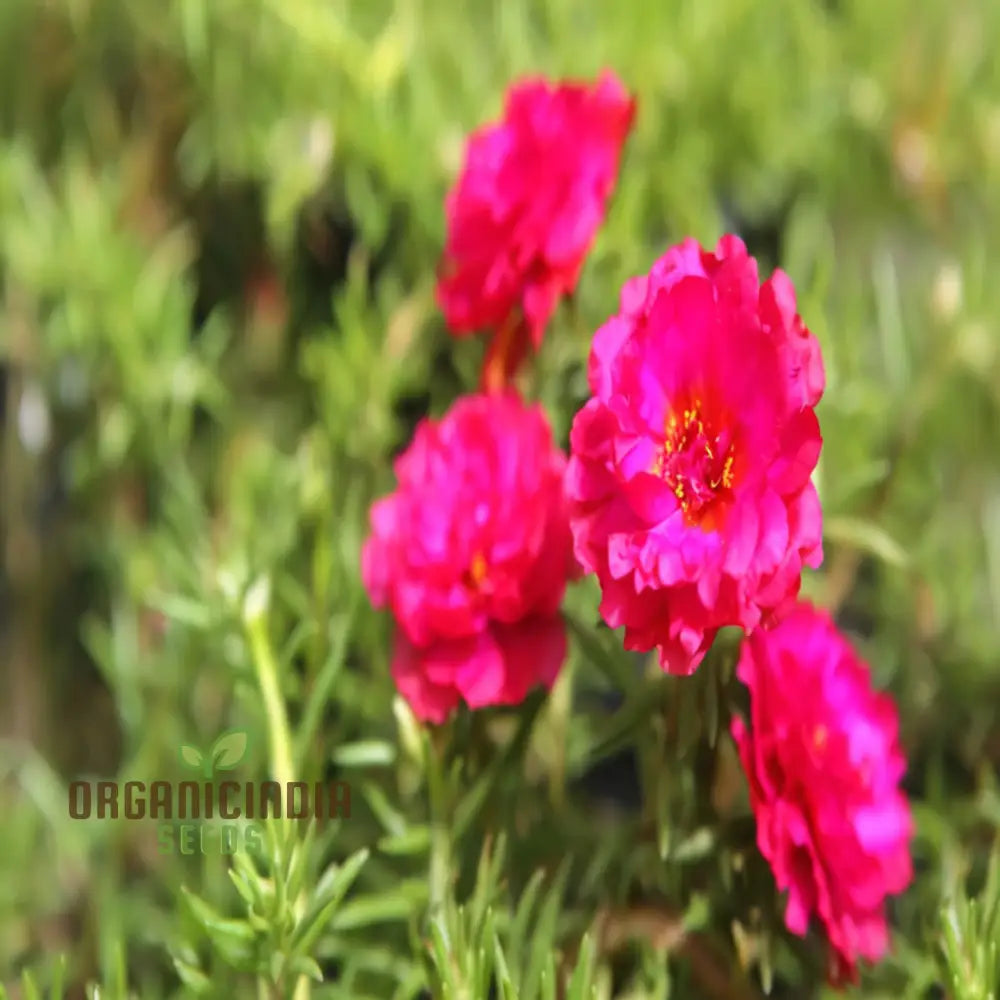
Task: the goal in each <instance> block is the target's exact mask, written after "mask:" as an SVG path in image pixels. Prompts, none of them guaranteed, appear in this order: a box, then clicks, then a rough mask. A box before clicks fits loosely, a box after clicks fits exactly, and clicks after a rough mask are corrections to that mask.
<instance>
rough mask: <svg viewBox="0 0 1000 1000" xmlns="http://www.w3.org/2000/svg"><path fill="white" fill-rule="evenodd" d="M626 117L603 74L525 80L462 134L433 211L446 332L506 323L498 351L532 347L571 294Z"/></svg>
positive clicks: (618, 93) (628, 108)
mask: <svg viewBox="0 0 1000 1000" xmlns="http://www.w3.org/2000/svg"><path fill="white" fill-rule="evenodd" d="M634 113H635V102H634V100H633V99H632V98H631V97H629V95H628V93H627V92H626V90H625V88H624V86H623V85H622V83H621V82H620V81H619V80H618V78H617V77H616V76H615V75H614V74H613V73H611V72H610V71H605V72H604V73H603V74H602V75H601V76H600V78H599V79H598V80H597V82H596V83H594V84H593V85H588V84H585V83H579V82H563V83H551V82H549V81H547V80H545V79H542V78H540V77H533V78H529V79H525V80H523V81H521V82H520V83H517V84H516V85H514V86H513V87H512V88H511V89H510V91H509V92H508V94H507V100H506V105H505V108H504V116H503V119H502V121H500V122H497V123H492V124H489V125H486V126H484V127H482V128H480V129H479V130H477V131H476V132H474V133H473V134H472V136H471V137H470V139H469V142H468V146H467V149H466V156H465V166H464V169H463V171H462V174H461V176H460V177H459V179H458V182H457V184H456V186H455V187H454V188H453V189H452V190H451V192H450V193H449V194H448V197H447V200H446V203H445V208H446V212H447V215H448V237H447V243H446V246H445V252H444V259H443V262H442V276H441V279H440V281H439V284H438V300H439V302H440V304H441V307H442V309H443V310H444V313H445V317H446V319H447V321H448V325H449V326H450V327H451V329H452V331H453V332H454V333H456V334H467V333H471V332H473V331H476V330H479V329H484V328H499V327H501V326H503V325H504V324H508V325H510V326H511V327H512V329H511V330H508V331H507V334H506V338H505V339H504V338H501V340H504V343H503V351H504V353H506V352H512V353H513V354H517V352H521V353H523V352H524V351H525V350H526V348H527V343H526V341H527V339H528V337H530V339H531V341H532V342H533V343H534V345H535V347H536V348H537V346H538V345H539V344H540V343H541V339H542V335H543V333H544V331H545V326H546V324H547V323H548V321H549V319H550V317H551V316H552V313H553V312H554V311H555V308H556V304H557V303H558V300H559V298H560V296H562V295H564V294H567V293H569V292H571V291H572V290H573V288H574V287H575V286H576V283H577V279H578V278H579V275H580V270H581V268H582V267H583V261H584V258H585V257H586V255H587V251H588V250H589V249H590V245H591V243H592V242H593V239H594V235H595V233H596V232H597V228H598V226H600V224H601V221H602V219H603V217H604V211H605V206H606V203H607V201H608V198H609V196H610V194H611V191H612V189H613V187H614V184H615V179H616V177H617V174H618V162H619V158H620V155H621V150H622V146H623V144H624V142H625V138H626V136H627V134H628V132H629V129H630V128H631V125H632V119H633V116H634ZM522 319H523V322H522ZM515 328H516V329H515ZM515 332H517V334H518V335H517V336H515V335H514V333H515ZM498 363H499V364H500V366H501V367H502V366H503V365H504V363H505V359H503V358H502V359H500V360H499V362H498ZM506 363H507V366H508V367H509V366H510V362H509V361H507V362H506Z"/></svg>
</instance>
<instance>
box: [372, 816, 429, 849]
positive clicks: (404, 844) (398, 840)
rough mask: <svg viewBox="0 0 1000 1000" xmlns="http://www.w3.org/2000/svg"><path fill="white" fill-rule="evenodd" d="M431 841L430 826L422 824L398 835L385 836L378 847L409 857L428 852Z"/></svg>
mask: <svg viewBox="0 0 1000 1000" xmlns="http://www.w3.org/2000/svg"><path fill="white" fill-rule="evenodd" d="M430 843H431V831H430V827H428V826H426V825H424V824H421V825H420V826H413V827H410V829H409V830H407V831H406V832H405V833H402V834H400V835H399V836H397V837H383V838H382V839H381V840H380V841H379V842H378V849H379V850H380V851H382V852H383V853H384V854H392V855H394V856H397V857H408V856H412V855H414V854H426V853H427V850H428V849H429V847H430Z"/></svg>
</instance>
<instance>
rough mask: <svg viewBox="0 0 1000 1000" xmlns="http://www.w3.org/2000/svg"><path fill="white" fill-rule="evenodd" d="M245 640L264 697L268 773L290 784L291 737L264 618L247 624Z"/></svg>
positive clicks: (258, 617)
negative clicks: (247, 643) (269, 766)
mask: <svg viewBox="0 0 1000 1000" xmlns="http://www.w3.org/2000/svg"><path fill="white" fill-rule="evenodd" d="M246 628H247V638H248V639H249V640H250V650H251V653H252V655H253V662H254V667H255V669H256V671H257V680H258V682H259V683H260V693H261V695H262V696H263V698H264V713H265V715H266V716H267V738H268V744H269V747H270V757H271V772H272V774H273V775H274V779H275V781H278V782H282V783H285V782H289V781H294V780H295V778H294V768H293V766H292V738H291V735H290V734H289V729H288V717H287V715H286V713H285V702H284V699H283V698H282V697H281V688H280V687H279V686H278V669H277V664H276V663H275V659H274V651H273V650H272V648H271V640H270V638H269V637H268V634H267V625H266V622H265V619H264V615H263V614H261V615H258V616H256V617H253V618H250V619H249V620H248V621H247V625H246Z"/></svg>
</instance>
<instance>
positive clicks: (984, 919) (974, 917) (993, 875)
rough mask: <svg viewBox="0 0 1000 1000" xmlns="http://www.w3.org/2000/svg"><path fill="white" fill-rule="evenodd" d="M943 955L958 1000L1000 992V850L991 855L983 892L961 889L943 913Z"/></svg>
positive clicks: (989, 999) (987, 998)
mask: <svg viewBox="0 0 1000 1000" xmlns="http://www.w3.org/2000/svg"><path fill="white" fill-rule="evenodd" d="M941 922H942V936H943V946H942V950H943V952H944V958H945V961H946V963H947V970H948V978H949V981H950V983H951V988H952V991H953V994H954V996H955V1000H996V997H997V996H1000V853H998V852H997V851H994V852H993V854H992V856H991V857H990V864H989V871H988V874H987V877H986V884H985V886H984V887H983V890H982V892H981V893H980V894H979V896H978V897H977V898H975V899H969V897H968V896H967V895H966V894H965V893H964V891H959V893H958V894H957V895H956V898H955V899H953V900H952V901H951V902H950V903H949V904H948V906H947V907H946V908H945V910H944V912H943V913H942V917H941Z"/></svg>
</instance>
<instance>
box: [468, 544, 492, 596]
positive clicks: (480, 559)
mask: <svg viewBox="0 0 1000 1000" xmlns="http://www.w3.org/2000/svg"><path fill="white" fill-rule="evenodd" d="M488 571H489V566H488V565H487V563H486V556H484V555H483V554H482V552H477V553H476V554H475V555H474V556H473V557H472V561H471V562H470V563H469V569H468V571H467V572H468V577H469V581H470V584H471V586H472V588H473V590H479V589H480V588H481V587H482V585H483V581H484V580H485V579H486V574H487V572H488Z"/></svg>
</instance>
